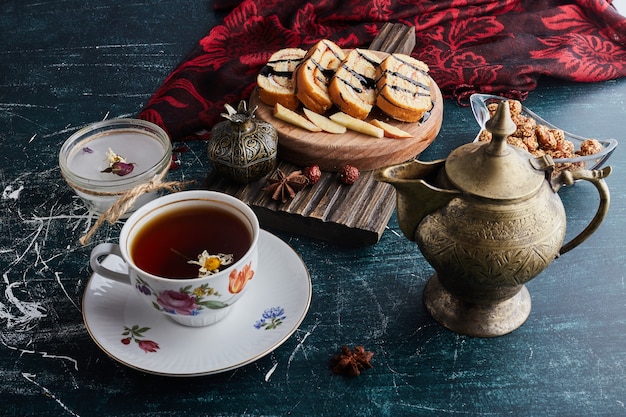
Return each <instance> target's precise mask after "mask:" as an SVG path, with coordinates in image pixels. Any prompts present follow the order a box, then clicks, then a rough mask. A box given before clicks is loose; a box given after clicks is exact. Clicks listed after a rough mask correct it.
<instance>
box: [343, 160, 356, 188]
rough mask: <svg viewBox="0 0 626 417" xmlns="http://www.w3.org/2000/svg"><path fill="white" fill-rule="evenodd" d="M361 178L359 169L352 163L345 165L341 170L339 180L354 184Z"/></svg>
mask: <svg viewBox="0 0 626 417" xmlns="http://www.w3.org/2000/svg"><path fill="white" fill-rule="evenodd" d="M358 179H359V170H358V169H357V168H356V167H353V166H352V165H344V166H343V168H341V171H339V180H340V181H341V182H342V183H344V184H346V185H352V184H354V183H355V182H356V180H358Z"/></svg>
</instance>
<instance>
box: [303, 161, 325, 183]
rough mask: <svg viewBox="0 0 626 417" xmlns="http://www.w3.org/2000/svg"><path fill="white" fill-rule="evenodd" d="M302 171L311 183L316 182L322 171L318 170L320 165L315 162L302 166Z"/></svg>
mask: <svg viewBox="0 0 626 417" xmlns="http://www.w3.org/2000/svg"><path fill="white" fill-rule="evenodd" d="M302 173H303V174H304V176H305V177H307V178H308V180H309V183H310V184H311V185H312V184H315V183H316V182H318V181H319V180H320V177H321V176H322V171H320V167H319V165H317V164H315V165H311V166H310V167H306V168H304V169H303V170H302Z"/></svg>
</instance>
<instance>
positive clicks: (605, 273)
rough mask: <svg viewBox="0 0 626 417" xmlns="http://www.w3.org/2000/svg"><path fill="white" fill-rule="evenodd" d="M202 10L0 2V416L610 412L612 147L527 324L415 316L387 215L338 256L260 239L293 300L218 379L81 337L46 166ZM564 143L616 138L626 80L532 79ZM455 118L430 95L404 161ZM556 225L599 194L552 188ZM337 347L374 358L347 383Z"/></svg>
mask: <svg viewBox="0 0 626 417" xmlns="http://www.w3.org/2000/svg"><path fill="white" fill-rule="evenodd" d="M219 18H220V16H216V15H215V14H214V13H213V11H212V3H211V2H207V1H196V0H193V1H192V0H170V1H167V2H164V1H156V0H146V1H142V2H124V1H120V0H111V1H108V2H96V1H92V0H82V1H78V0H67V1H43V2H42V1H32V0H20V1H16V0H7V1H4V2H2V3H0V146H1V156H0V158H1V159H0V160H1V161H2V165H1V166H0V189H1V190H2V196H1V198H0V211H1V217H0V219H1V220H0V410H1V411H0V414H1V415H4V416H27V415H28V416H31V415H33V416H40V417H43V416H118V415H124V416H163V417H164V416H179V415H186V416H206V415H218V416H234V415H246V416H260V415H263V416H278V415H298V416H299V415H319V416H335V415H357V416H400V415H411V416H459V415H482V416H617V415H626V284H625V277H624V268H623V265H624V262H625V260H626V258H625V255H624V253H625V250H626V238H625V237H624V231H623V229H624V227H625V226H626V189H625V188H624V183H625V182H626V174H625V171H624V165H625V164H626V148H624V147H623V146H622V147H618V149H617V151H616V152H615V153H614V155H613V157H612V158H611V160H610V165H612V166H613V167H614V172H613V174H612V175H611V176H610V177H609V178H608V179H607V183H608V185H609V188H610V190H611V196H612V202H611V208H610V211H609V214H608V217H607V218H606V220H605V221H604V223H603V224H602V225H601V227H600V228H599V230H598V231H597V232H596V233H595V234H594V235H593V236H592V237H591V238H590V239H589V240H587V241H586V242H584V244H583V245H582V246H580V247H578V248H576V249H575V250H573V251H572V252H570V253H567V254H566V255H564V256H563V257H562V258H560V259H558V260H556V261H555V262H553V263H552V264H551V265H550V266H549V267H548V269H547V270H545V271H544V272H543V273H542V274H541V275H539V276H538V277H537V278H536V279H534V280H533V281H531V282H530V283H529V284H528V288H529V290H530V293H531V296H532V300H533V307H532V311H531V314H530V317H529V319H528V320H527V322H526V323H525V324H524V325H523V326H522V327H521V328H519V329H517V330H516V331H514V332H513V333H511V334H509V335H506V336H503V337H499V338H494V339H479V338H470V337H465V336H459V335H457V334H455V333H452V332H450V331H448V330H445V329H444V328H442V327H441V326H439V325H438V324H436V323H435V322H434V321H433V319H432V318H431V317H430V316H429V315H428V314H427V313H426V311H425V310H424V307H423V305H422V299H421V297H422V290H423V288H424V285H425V283H426V281H427V280H428V278H429V277H430V276H431V275H432V273H433V270H432V268H431V267H430V266H429V265H428V264H427V263H426V262H425V261H424V259H423V257H422V256H421V254H420V253H419V251H418V249H417V247H416V246H415V244H414V243H412V242H409V241H408V240H406V239H405V238H403V237H402V236H401V233H400V231H399V229H398V225H397V220H396V217H395V215H394V216H393V217H392V218H391V220H390V222H389V225H388V229H387V230H386V231H385V233H384V234H383V236H382V238H381V240H380V242H379V243H378V244H376V245H372V246H368V247H365V248H359V249H345V248H341V247H337V246H334V245H331V244H326V243H322V242H319V241H315V240H310V239H307V238H302V237H299V236H297V235H292V234H289V233H276V234H277V235H278V236H279V237H280V238H282V239H283V240H284V241H286V242H287V243H288V244H289V245H291V247H293V249H294V250H295V251H296V252H297V253H298V254H300V256H301V257H302V259H303V260H304V262H305V263H306V265H307V267H308V269H309V271H310V275H311V280H312V283H313V297H312V302H311V308H310V310H309V313H308V315H307V317H306V318H305V320H304V322H303V323H302V324H301V326H300V328H299V329H298V330H297V331H296V332H295V334H294V335H293V336H292V337H290V338H289V339H288V340H287V341H286V342H285V343H284V344H283V345H282V346H280V347H279V348H278V349H276V350H275V351H274V352H272V353H271V354H269V355H267V356H265V357H263V358H261V359H259V360H257V361H256V362H254V363H252V364H249V365H247V366H244V367H242V368H239V369H236V370H233V371H229V372H225V373H223V374H218V375H213V376H205V377H195V378H169V377H163V376H154V375H149V374H144V373H141V372H138V371H136V370H133V369H130V368H127V367H125V366H124V365H121V364H119V363H118V362H116V361H115V360H113V359H111V358H109V357H108V356H107V355H106V354H105V353H103V352H102V351H101V350H100V349H99V348H98V347H97V346H96V344H95V343H94V342H93V341H92V340H91V338H90V336H89V334H88V333H87V331H86V329H85V326H84V324H83V319H82V314H81V302H82V295H83V291H84V289H85V286H86V283H87V281H88V279H89V277H90V274H91V271H90V268H89V266H88V255H89V252H90V250H91V248H92V247H93V245H94V244H95V243H96V242H100V241H116V239H117V236H118V234H119V230H120V225H115V226H107V227H104V228H103V229H102V230H100V231H99V232H98V234H97V235H96V237H95V238H94V239H93V241H92V242H94V243H91V244H89V245H87V246H85V247H83V246H81V245H80V244H79V243H78V238H79V237H80V236H82V234H83V233H84V232H85V231H86V229H87V228H88V227H89V225H90V224H91V223H92V222H93V218H90V217H89V216H88V215H87V213H86V211H85V209H84V207H83V206H82V204H81V203H80V201H78V200H77V199H76V197H75V196H74V195H73V193H72V192H71V190H70V189H69V188H68V187H67V185H66V184H65V182H64V181H63V179H62V178H61V176H60V173H59V168H58V165H57V153H58V150H59V148H60V146H61V144H62V143H63V142H64V140H65V139H66V138H67V137H68V136H69V135H70V134H71V133H73V132H74V131H76V130H77V129H78V128H80V127H82V126H85V125H87V124H89V123H92V122H96V121H99V120H102V119H110V118H115V117H127V116H134V115H136V113H137V112H138V111H139V110H140V109H141V107H142V106H143V105H144V104H145V103H146V101H147V99H148V98H149V97H150V95H151V94H152V92H153V91H154V90H155V89H156V88H157V87H158V86H159V84H160V83H161V82H162V81H163V79H164V78H165V77H166V76H167V74H168V73H169V72H170V71H171V70H172V68H173V67H174V66H175V65H176V63H177V62H179V61H180V60H181V59H182V58H183V57H184V55H185V53H186V52H188V51H189V50H190V49H191V48H192V47H193V45H194V42H195V41H197V40H198V39H199V38H200V37H201V36H202V35H204V34H205V33H206V32H207V31H208V30H209V29H210V28H211V27H212V26H213V25H215V24H216V23H217V22H218V20H219ZM525 104H526V105H527V106H528V107H530V108H531V109H533V110H535V111H536V112H537V113H539V114H540V115H542V116H543V117H544V118H546V119H547V120H549V121H551V122H552V123H554V124H556V125H558V126H561V127H563V128H565V129H566V130H569V131H571V132H574V133H577V134H580V135H582V136H590V137H598V138H609V137H614V138H616V139H618V140H620V139H622V137H623V136H624V132H625V128H624V125H625V124H624V123H625V117H626V80H624V79H621V80H617V81H610V82H605V83H599V84H573V83H560V82H555V81H549V80H544V81H543V82H542V83H541V85H540V87H539V88H538V89H537V90H536V91H534V92H532V93H531V94H530V96H529V97H528V100H527V101H526V103H525ZM476 133H477V125H476V123H475V121H474V119H473V116H472V114H471V111H470V109H469V108H466V107H459V106H457V105H456V104H455V103H454V102H452V101H446V102H445V110H444V122H443V126H442V129H441V132H440V134H439V136H438V138H437V139H436V140H435V142H434V143H433V145H432V146H431V147H430V148H429V149H427V150H426V151H425V152H424V153H423V154H422V155H421V156H420V159H422V160H432V159H437V158H443V157H445V156H446V155H447V154H448V153H449V152H450V151H451V150H452V149H454V148H456V147H457V146H459V145H461V144H463V143H465V142H468V141H471V140H472V139H473V137H474V135H475V134H476ZM188 145H189V147H190V149H191V151H190V152H188V153H186V154H184V155H183V159H182V161H183V165H182V167H181V169H179V170H178V171H175V172H173V173H172V174H171V176H172V178H174V179H197V180H200V181H201V180H202V179H204V178H205V177H206V175H207V173H208V172H209V170H210V165H209V163H208V160H207V158H206V156H205V144H204V143H200V142H195V143H188ZM559 194H560V195H561V198H562V200H563V202H564V204H565V206H566V209H567V215H568V218H567V221H568V237H572V236H574V234H576V233H577V232H578V231H579V230H581V229H582V228H583V227H584V226H585V225H586V223H587V222H588V221H589V219H591V217H592V215H593V213H594V212H595V208H596V207H597V204H598V196H597V193H596V191H595V189H594V188H593V186H592V185H590V184H588V183H578V184H576V185H574V186H573V187H569V188H566V189H563V190H562V191H560V193H559ZM342 344H346V345H350V346H354V345H364V346H365V347H366V349H368V350H371V351H373V352H374V353H375V356H374V359H373V365H374V368H373V369H370V370H367V371H365V372H364V373H363V374H362V375H361V376H360V377H358V378H344V377H341V376H337V375H334V374H332V373H331V372H330V370H329V366H328V362H329V359H330V358H331V357H332V356H333V355H334V354H335V353H336V352H337V351H338V350H339V348H340V346H341V345H342Z"/></svg>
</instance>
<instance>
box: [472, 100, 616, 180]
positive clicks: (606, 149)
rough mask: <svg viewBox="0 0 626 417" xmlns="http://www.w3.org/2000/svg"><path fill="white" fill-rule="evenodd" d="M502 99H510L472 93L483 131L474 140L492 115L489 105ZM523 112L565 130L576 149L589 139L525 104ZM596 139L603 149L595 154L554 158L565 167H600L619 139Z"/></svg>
mask: <svg viewBox="0 0 626 417" xmlns="http://www.w3.org/2000/svg"><path fill="white" fill-rule="evenodd" d="M502 100H509V99H508V98H506V97H500V96H494V95H490V94H472V96H471V97H470V106H471V108H472V112H473V113H474V117H475V118H476V121H477V122H478V124H479V125H480V128H481V131H479V132H478V135H476V138H475V139H474V142H477V141H478V140H479V137H480V134H481V132H482V130H484V128H485V123H486V122H487V120H489V118H490V117H491V116H490V114H489V110H488V108H487V106H488V105H489V104H493V103H498V102H500V101H502ZM521 114H522V115H524V116H526V117H529V118H532V119H534V120H535V121H536V122H537V124H538V125H544V126H547V127H548V128H550V129H559V130H561V131H563V134H564V136H565V139H567V140H569V141H570V142H572V143H573V144H574V148H575V149H576V150H578V149H580V145H581V144H582V143H583V141H585V140H587V139H588V138H583V137H581V136H578V135H574V134H572V133H569V132H566V131H564V130H563V129H561V128H560V127H557V126H554V125H553V124H551V123H549V122H547V121H546V120H544V119H542V118H541V117H539V116H538V115H536V114H535V113H533V112H532V111H530V109H528V108H527V107H525V106H524V105H522V111H521ZM596 140H597V141H598V142H600V144H601V145H602V150H601V151H600V152H598V153H595V154H593V155H585V156H577V157H574V158H554V163H555V164H556V165H557V167H558V166H559V165H561V166H565V167H571V166H573V167H576V169H582V168H585V169H598V168H600V167H601V166H602V165H603V164H604V163H605V162H606V161H607V160H608V159H609V157H610V156H611V154H612V153H613V151H614V150H615V148H616V147H617V140H615V139H604V140H601V139H596Z"/></svg>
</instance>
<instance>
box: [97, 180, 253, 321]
mask: <svg viewBox="0 0 626 417" xmlns="http://www.w3.org/2000/svg"><path fill="white" fill-rule="evenodd" d="M259 233H260V232H259V222H258V219H257V217H256V215H255V214H254V212H253V211H252V210H251V209H250V207H248V206H247V205H246V204H245V203H243V202H242V201H241V200H239V199H237V198H235V197H232V196H230V195H227V194H223V193H219V192H214V191H201V190H199V191H181V192H178V193H175V194H170V195H166V196H164V197H159V198H157V199H155V200H153V201H151V202H149V203H147V204H146V205H144V206H142V207H140V208H139V209H138V210H137V211H136V212H134V213H133V214H132V215H131V216H130V217H129V218H128V220H126V223H125V224H124V226H123V227H122V231H121V233H120V238H119V244H116V243H101V244H99V245H97V246H96V247H94V248H93V250H92V252H91V257H90V265H91V268H92V269H93V270H94V272H95V273H97V274H99V275H101V276H103V277H105V278H109V279H113V280H115V281H118V282H121V283H124V284H128V285H131V286H132V287H134V288H135V289H136V291H137V292H138V294H139V296H140V298H142V299H143V300H144V301H145V302H146V305H147V306H149V308H153V309H156V310H158V311H160V312H161V313H163V314H165V315H167V316H168V317H170V318H171V319H172V320H174V321H176V322H178V323H181V324H184V325H187V326H206V325H210V324H213V323H215V322H217V321H219V320H221V319H223V318H224V317H225V316H226V315H227V314H228V313H229V311H230V310H231V308H232V307H233V305H234V304H235V303H236V302H237V301H238V300H239V299H240V298H241V297H242V296H243V294H244V293H245V291H246V290H247V288H248V282H249V281H250V280H251V279H253V278H254V274H255V271H256V270H257V268H258V250H257V244H258V239H259ZM108 255H116V256H118V257H120V258H121V259H122V260H123V261H124V264H125V266H126V269H127V270H126V271H125V272H120V271H114V270H112V269H110V268H108V267H107V266H106V265H103V263H102V262H101V258H103V257H105V256H108Z"/></svg>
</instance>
